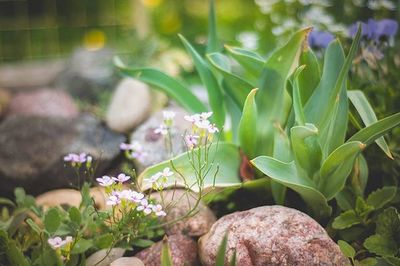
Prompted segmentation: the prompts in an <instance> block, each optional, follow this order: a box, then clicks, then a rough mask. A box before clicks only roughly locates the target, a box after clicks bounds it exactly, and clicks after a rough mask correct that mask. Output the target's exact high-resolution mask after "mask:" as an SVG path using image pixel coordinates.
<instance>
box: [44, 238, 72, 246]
mask: <svg viewBox="0 0 400 266" xmlns="http://www.w3.org/2000/svg"><path fill="white" fill-rule="evenodd" d="M70 242H72V236H67V237H66V238H65V240H63V239H62V238H61V237H59V236H56V237H53V238H49V239H48V240H47V243H49V245H50V246H51V248H52V249H58V248H60V247H62V246H65V245H66V244H68V243H70Z"/></svg>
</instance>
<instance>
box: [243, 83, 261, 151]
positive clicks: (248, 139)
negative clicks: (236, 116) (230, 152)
mask: <svg viewBox="0 0 400 266" xmlns="http://www.w3.org/2000/svg"><path fill="white" fill-rule="evenodd" d="M257 90H258V89H254V90H252V91H251V92H250V93H249V95H248V96H247V98H246V102H245V104H244V108H243V112H242V117H241V118H240V122H239V143H240V147H241V148H242V149H243V151H244V153H245V154H246V155H247V157H249V158H253V157H254V155H255V149H256V138H255V131H256V130H257V106H256V102H255V98H254V97H255V95H256V92H257Z"/></svg>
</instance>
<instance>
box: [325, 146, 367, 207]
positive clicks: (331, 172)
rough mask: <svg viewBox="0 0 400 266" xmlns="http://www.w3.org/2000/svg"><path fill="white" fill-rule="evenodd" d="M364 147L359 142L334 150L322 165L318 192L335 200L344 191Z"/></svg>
mask: <svg viewBox="0 0 400 266" xmlns="http://www.w3.org/2000/svg"><path fill="white" fill-rule="evenodd" d="M364 147H365V145H364V144H363V143H361V142H359V141H352V142H348V143H345V144H343V145H342V146H340V147H339V148H337V149H336V150H334V151H333V152H332V153H331V154H330V155H329V156H328V158H327V159H326V160H325V161H324V162H323V163H322V166H321V171H320V174H321V175H320V180H319V183H318V190H319V191H321V193H322V194H324V195H325V197H326V198H327V199H328V200H331V199H332V198H334V197H335V196H336V195H337V193H339V191H341V190H342V189H343V187H344V185H345V183H346V179H347V177H348V176H349V174H350V172H351V169H352V168H353V165H354V160H355V158H356V157H357V155H358V154H359V153H360V152H361V151H362V150H363V149H364Z"/></svg>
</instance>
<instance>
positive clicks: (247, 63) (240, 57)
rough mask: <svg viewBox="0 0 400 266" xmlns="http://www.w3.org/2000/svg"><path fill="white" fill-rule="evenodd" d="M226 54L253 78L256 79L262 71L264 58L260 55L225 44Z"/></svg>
mask: <svg viewBox="0 0 400 266" xmlns="http://www.w3.org/2000/svg"><path fill="white" fill-rule="evenodd" d="M225 49H226V51H227V52H228V54H229V55H230V56H231V57H233V58H234V59H235V60H236V61H237V62H238V63H239V64H240V65H241V66H242V67H243V68H244V69H245V70H246V71H247V73H248V74H249V75H251V76H252V77H253V78H255V79H258V78H259V77H260V76H261V73H262V71H263V67H264V63H265V60H264V58H262V57H261V56H260V55H258V54H256V53H254V52H252V51H249V50H245V49H242V48H237V47H230V46H228V45H225Z"/></svg>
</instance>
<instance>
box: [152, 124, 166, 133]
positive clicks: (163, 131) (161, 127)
mask: <svg viewBox="0 0 400 266" xmlns="http://www.w3.org/2000/svg"><path fill="white" fill-rule="evenodd" d="M154 133H156V134H161V135H167V134H168V127H167V126H166V125H164V124H161V125H160V126H159V127H158V128H156V129H154Z"/></svg>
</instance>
